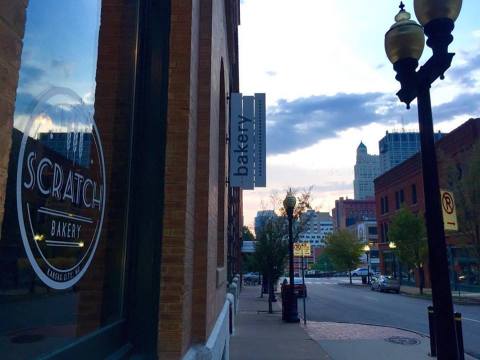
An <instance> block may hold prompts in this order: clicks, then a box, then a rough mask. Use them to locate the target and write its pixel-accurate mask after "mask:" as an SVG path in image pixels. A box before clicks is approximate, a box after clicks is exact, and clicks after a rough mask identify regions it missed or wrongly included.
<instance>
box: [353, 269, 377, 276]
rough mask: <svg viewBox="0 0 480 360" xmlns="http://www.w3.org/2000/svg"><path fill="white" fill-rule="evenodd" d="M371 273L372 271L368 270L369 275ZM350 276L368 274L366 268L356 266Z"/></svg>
mask: <svg viewBox="0 0 480 360" xmlns="http://www.w3.org/2000/svg"><path fill="white" fill-rule="evenodd" d="M372 275H373V271H372V270H370V276H372ZM352 276H368V269H367V268H357V269H355V270H353V271H352Z"/></svg>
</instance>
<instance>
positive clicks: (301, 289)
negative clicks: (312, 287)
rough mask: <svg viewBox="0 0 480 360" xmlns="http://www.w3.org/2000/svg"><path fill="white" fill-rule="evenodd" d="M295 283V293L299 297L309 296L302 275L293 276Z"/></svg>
mask: <svg viewBox="0 0 480 360" xmlns="http://www.w3.org/2000/svg"><path fill="white" fill-rule="evenodd" d="M293 283H294V284H295V293H296V294H297V296H298V297H307V286H306V285H305V284H304V283H303V279H302V278H301V277H296V278H293Z"/></svg>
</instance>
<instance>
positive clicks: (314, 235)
mask: <svg viewBox="0 0 480 360" xmlns="http://www.w3.org/2000/svg"><path fill="white" fill-rule="evenodd" d="M300 221H301V223H302V225H303V231H302V232H301V233H300V234H298V240H299V241H300V242H308V243H310V244H311V245H312V246H325V238H326V237H327V235H328V234H331V233H332V232H333V219H332V217H331V216H330V214H329V213H328V212H318V211H315V210H307V211H306V212H305V213H304V214H302V215H301V219H300Z"/></svg>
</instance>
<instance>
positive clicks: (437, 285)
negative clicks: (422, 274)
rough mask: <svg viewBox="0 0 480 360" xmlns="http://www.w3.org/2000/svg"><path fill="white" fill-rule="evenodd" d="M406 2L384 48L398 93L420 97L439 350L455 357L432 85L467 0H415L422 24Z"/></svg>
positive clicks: (447, 61) (446, 60) (444, 66)
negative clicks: (427, 55) (429, 53)
mask: <svg viewBox="0 0 480 360" xmlns="http://www.w3.org/2000/svg"><path fill="white" fill-rule="evenodd" d="M404 7H405V6H404V5H403V3H402V2H401V3H400V12H399V13H398V14H397V15H396V16H395V24H393V25H392V27H391V28H390V30H388V32H387V33H386V34H385V50H386V53H387V57H388V59H389V60H390V61H391V62H392V64H393V68H394V70H395V71H396V72H397V76H396V77H395V78H396V79H397V80H398V81H399V82H400V84H401V89H400V91H399V92H398V93H397V96H398V97H399V99H400V100H401V101H402V102H404V103H405V104H406V105H407V108H409V107H410V103H411V102H412V101H413V100H414V99H415V98H417V105H418V122H419V127H420V143H421V155H422V171H423V184H424V194H425V220H426V227H427V236H428V248H429V267H430V279H431V281H432V302H433V307H434V312H435V333H436V337H437V354H438V359H440V360H442V359H448V360H455V359H458V356H459V354H458V350H457V341H456V337H455V325H454V319H453V303H452V293H451V289H450V281H449V274H448V260H447V249H446V244H445V233H444V229H443V219H442V211H441V207H440V206H441V205H440V188H439V183H438V170H437V158H436V154H435V145H434V139H433V121H432V107H431V102H430V87H431V84H432V83H433V82H434V81H435V80H436V79H437V78H441V79H443V78H444V73H445V72H446V71H447V70H448V68H449V67H450V65H451V62H452V59H453V56H454V54H453V53H449V52H448V45H449V44H450V43H451V42H452V41H453V36H452V35H451V33H452V31H453V28H454V22H455V20H456V19H457V17H458V15H459V14H460V9H461V7H462V0H414V9H415V15H416V16H417V19H418V20H419V21H420V24H421V25H419V24H417V23H416V22H415V21H413V20H410V14H409V13H408V12H406V11H405V9H404ZM424 34H426V35H427V37H428V40H427V45H428V46H429V47H431V48H432V51H433V55H432V57H430V59H428V61H427V62H426V63H425V65H423V66H422V67H421V68H420V69H419V70H418V71H416V69H417V66H418V60H419V59H420V56H421V55H422V52H423V48H424V41H425V40H424Z"/></svg>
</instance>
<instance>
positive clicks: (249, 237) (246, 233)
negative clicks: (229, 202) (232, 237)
mask: <svg viewBox="0 0 480 360" xmlns="http://www.w3.org/2000/svg"><path fill="white" fill-rule="evenodd" d="M242 238H243V241H255V236H254V235H253V233H252V232H251V231H250V229H249V228H248V226H243V228H242Z"/></svg>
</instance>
